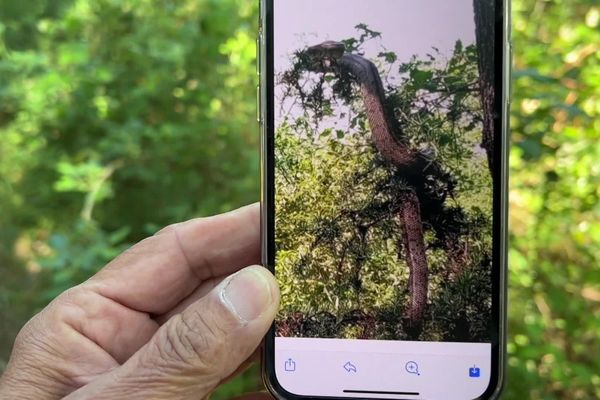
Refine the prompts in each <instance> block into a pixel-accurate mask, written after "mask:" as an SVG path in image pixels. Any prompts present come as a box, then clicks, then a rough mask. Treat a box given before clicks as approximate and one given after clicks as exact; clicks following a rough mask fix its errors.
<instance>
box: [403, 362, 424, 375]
mask: <svg viewBox="0 0 600 400" xmlns="http://www.w3.org/2000/svg"><path fill="white" fill-rule="evenodd" d="M405 368H406V372H408V373H409V374H415V375H421V374H420V373H419V364H417V363H416V362H414V361H409V362H407V363H406V366H405Z"/></svg>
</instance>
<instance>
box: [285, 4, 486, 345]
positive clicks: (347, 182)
mask: <svg viewBox="0 0 600 400" xmlns="http://www.w3.org/2000/svg"><path fill="white" fill-rule="evenodd" d="M281 3H283V2H279V3H277V2H275V12H274V16H275V20H274V67H275V88H274V96H275V102H274V104H275V244H276V264H275V268H276V275H277V279H278V280H279V283H280V285H281V290H282V305H281V310H280V312H279V315H278V317H277V321H276V335H277V336H278V337H296V338H337V339H372V340H409V341H434V342H478V343H486V342H490V341H491V326H490V325H491V308H492V280H491V279H492V278H491V276H492V248H493V244H492V222H493V219H492V216H493V215H492V214H493V189H494V182H493V174H492V172H491V171H492V169H493V165H494V160H493V154H494V151H493V150H494V149H493V145H494V140H493V139H494V129H493V126H494V125H493V119H494V118H495V116H494V115H493V107H494V90H493V87H494V86H493V82H494V74H493V65H494V64H493V48H491V46H490V44H491V43H493V39H492V38H493V32H491V31H489V30H486V29H484V28H485V26H483V25H482V24H480V23H479V21H480V20H481V19H482V18H483V17H484V14H486V13H488V14H489V13H493V12H494V10H490V9H485V7H486V6H477V3H478V2H473V1H472V0H461V1H452V2H447V1H446V0H443V1H442V0H438V1H430V0H429V1H420V0H415V1H394V0H369V1H365V0H348V1H339V0H338V1H336V0H319V1H316V0H294V1H286V2H285V6H283V5H282V6H280V7H277V4H281ZM449 3H450V4H449ZM484 3H486V4H487V3H490V2H481V4H484ZM474 4H475V9H474ZM478 43H488V46H487V47H485V48H479V47H478Z"/></svg>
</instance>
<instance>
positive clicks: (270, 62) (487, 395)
mask: <svg viewBox="0 0 600 400" xmlns="http://www.w3.org/2000/svg"><path fill="white" fill-rule="evenodd" d="M274 1H275V0H259V4H260V7H259V15H260V19H259V32H258V40H257V73H258V75H259V80H260V84H259V86H258V87H257V102H258V104H257V111H258V112H257V120H258V122H259V124H260V131H261V240H262V243H261V246H262V262H263V265H264V266H265V267H267V268H268V269H269V270H271V271H272V272H273V273H275V229H274V228H275V215H274V212H273V209H274V204H275V184H274V182H275V160H274V154H275V153H274V151H275V143H274V133H275V124H274V110H275V108H274V96H273V94H274V88H275V81H274V80H275V71H274V54H273V25H274V24H273V2H274ZM365 1H367V0H365ZM415 1H418V0H415ZM495 3H496V34H495V40H494V47H495V49H494V52H495V59H496V60H501V62H496V69H495V84H494V87H495V89H496V93H497V94H498V93H499V94H500V95H497V97H496V104H495V111H496V112H497V113H499V115H500V118H497V119H496V121H495V124H494V128H495V135H494V141H495V143H494V159H495V160H498V162H497V163H496V166H495V168H496V169H495V171H494V173H495V174H496V180H497V182H499V183H497V184H496V185H495V187H494V201H493V214H494V216H495V218H494V224H493V233H492V234H493V243H494V247H493V251H492V252H493V264H492V280H493V282H492V294H493V297H492V320H493V321H492V324H493V325H495V329H494V331H493V332H492V371H491V374H490V376H491V378H490V384H489V386H488V388H487V390H486V391H485V392H484V393H483V395H482V396H481V397H479V398H478V399H481V400H487V399H497V398H498V396H499V395H500V393H501V391H502V388H503V385H504V383H505V377H506V330H507V319H506V300H507V246H508V218H507V217H508V154H509V139H510V138H509V110H510V89H511V84H510V79H511V67H512V41H511V35H510V27H511V23H510V18H511V0H495ZM274 362H275V324H273V325H272V326H271V329H270V330H269V332H268V333H267V335H266V337H265V340H264V348H263V355H262V375H263V381H264V383H265V386H266V387H267V389H268V390H269V391H270V392H271V394H272V395H273V396H275V397H276V398H277V399H281V400H284V399H285V400H313V399H314V400H317V399H319V400H348V399H349V397H331V396H305V395H296V394H293V393H290V392H288V391H286V390H285V389H284V388H283V387H282V386H281V385H280V384H279V382H278V380H277V376H276V374H275V365H274ZM353 398H354V399H362V398H361V397H353ZM368 399H370V400H372V399H373V397H369V398H368ZM475 400H477V399H475Z"/></svg>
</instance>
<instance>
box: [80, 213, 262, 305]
mask: <svg viewBox="0 0 600 400" xmlns="http://www.w3.org/2000/svg"><path fill="white" fill-rule="evenodd" d="M259 262H260V221H259V207H258V204H253V205H250V206H247V207H243V208H240V209H238V210H235V211H232V212H229V213H226V214H221V215H217V216H213V217H208V218H199V219H193V220H190V221H187V222H183V223H179V224H175V225H171V226H168V227H167V228H165V229H163V230H162V231H160V232H158V233H157V234H156V235H154V236H152V237H149V238H147V239H145V240H143V241H141V242H139V243H138V244H136V245H135V246H133V247H132V248H131V249H129V250H127V251H125V252H124V253H123V254H121V255H120V256H119V257H117V258H116V259H115V260H113V261H112V262H111V263H109V264H108V265H107V266H106V267H105V268H103V269H102V270H101V271H100V272H98V273H97V274H96V275H95V276H94V277H92V278H91V279H90V280H89V281H88V282H86V285H89V286H90V288H92V289H93V290H95V291H97V292H98V293H100V294H101V295H102V296H105V297H107V298H110V299H112V300H114V301H116V302H118V303H120V304H123V305H124V306H126V307H129V308H131V309H134V310H138V311H142V312H147V313H152V314H161V313H164V312H167V311H168V310H170V309H171V308H173V307H174V306H175V305H177V304H178V303H179V302H180V301H181V300H182V299H184V298H185V297H186V296H188V295H189V294H190V293H192V292H193V291H194V289H195V288H196V287H198V285H199V284H200V283H201V282H202V281H203V280H206V279H209V278H212V277H216V276H221V275H226V274H230V273H233V272H235V271H237V270H239V269H241V268H244V267H246V266H248V265H251V264H257V263H259Z"/></svg>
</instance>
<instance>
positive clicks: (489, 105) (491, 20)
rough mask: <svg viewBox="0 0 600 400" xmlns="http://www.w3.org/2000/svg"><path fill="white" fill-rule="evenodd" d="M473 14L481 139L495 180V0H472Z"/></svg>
mask: <svg viewBox="0 0 600 400" xmlns="http://www.w3.org/2000/svg"><path fill="white" fill-rule="evenodd" d="M473 6H474V7H473V8H474V11H475V37H476V40H477V51H478V53H479V92H480V96H481V106H482V108H483V138H482V141H481V147H483V148H484V149H485V152H486V153H487V158H488V167H489V169H490V173H491V174H492V178H493V177H494V162H495V161H494V120H495V111H494V104H495V100H496V93H495V91H494V79H495V76H494V75H495V74H494V69H495V68H494V67H495V65H494V62H495V60H494V51H495V49H494V43H495V18H496V16H495V7H496V6H495V0H473Z"/></svg>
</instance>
